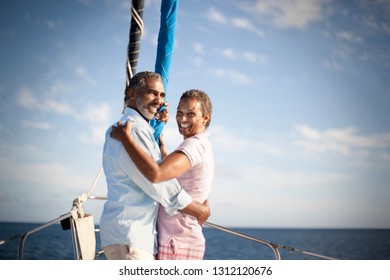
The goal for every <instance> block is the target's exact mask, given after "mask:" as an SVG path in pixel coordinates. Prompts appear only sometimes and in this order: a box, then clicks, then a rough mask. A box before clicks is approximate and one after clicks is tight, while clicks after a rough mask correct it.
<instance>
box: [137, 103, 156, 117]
mask: <svg viewBox="0 0 390 280" xmlns="http://www.w3.org/2000/svg"><path fill="white" fill-rule="evenodd" d="M140 100H141V99H140V98H137V99H136V100H135V102H136V106H137V110H138V112H139V113H140V114H141V115H142V116H143V117H144V118H145V119H147V120H148V121H150V120H151V119H153V118H154V117H155V114H151V113H150V112H149V110H148V109H147V108H146V107H147V106H146V105H145V104H144V103H143V102H141V101H140Z"/></svg>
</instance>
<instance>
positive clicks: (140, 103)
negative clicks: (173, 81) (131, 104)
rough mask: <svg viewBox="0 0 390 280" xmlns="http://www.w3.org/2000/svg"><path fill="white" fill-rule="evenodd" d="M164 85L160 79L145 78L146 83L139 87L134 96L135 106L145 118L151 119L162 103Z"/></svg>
mask: <svg viewBox="0 0 390 280" xmlns="http://www.w3.org/2000/svg"><path fill="white" fill-rule="evenodd" d="M164 97H165V92H164V85H163V83H162V81H161V80H159V79H153V78H149V79H146V85H145V86H144V87H143V88H141V90H140V91H139V92H138V94H137V97H136V108H137V110H138V112H139V113H140V114H141V115H142V116H143V117H144V118H145V119H147V120H151V119H153V118H154V117H155V116H156V114H157V113H158V111H159V110H160V108H161V106H162V105H163V103H164Z"/></svg>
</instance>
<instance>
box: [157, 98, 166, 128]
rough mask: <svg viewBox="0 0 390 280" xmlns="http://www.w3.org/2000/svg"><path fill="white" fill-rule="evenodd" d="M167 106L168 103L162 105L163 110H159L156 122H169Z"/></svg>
mask: <svg viewBox="0 0 390 280" xmlns="http://www.w3.org/2000/svg"><path fill="white" fill-rule="evenodd" d="M168 105H169V103H168V102H165V103H164V106H165V108H164V109H163V110H161V112H158V113H157V114H156V120H158V121H159V122H164V123H167V122H168V120H169V112H168Z"/></svg>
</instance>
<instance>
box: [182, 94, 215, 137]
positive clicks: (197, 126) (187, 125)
mask: <svg viewBox="0 0 390 280" xmlns="http://www.w3.org/2000/svg"><path fill="white" fill-rule="evenodd" d="M208 119H209V118H208V116H203V114H202V110H201V104H200V103H199V102H198V100H196V99H195V98H192V97H187V98H184V99H181V100H180V102H179V105H178V106H177V112H176V122H177V127H178V129H179V132H180V134H181V135H183V137H184V139H186V138H188V137H191V136H194V135H195V134H198V133H202V132H204V131H205V130H206V123H207V121H208Z"/></svg>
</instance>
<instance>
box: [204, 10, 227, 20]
mask: <svg viewBox="0 0 390 280" xmlns="http://www.w3.org/2000/svg"><path fill="white" fill-rule="evenodd" d="M206 18H208V19H209V20H211V21H213V22H216V23H219V24H228V20H227V18H226V17H225V16H224V15H223V14H222V13H221V12H220V11H218V10H217V9H216V8H214V7H212V8H210V9H208V11H207V13H206Z"/></svg>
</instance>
